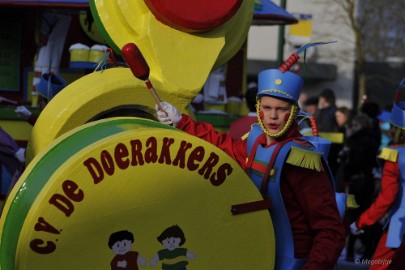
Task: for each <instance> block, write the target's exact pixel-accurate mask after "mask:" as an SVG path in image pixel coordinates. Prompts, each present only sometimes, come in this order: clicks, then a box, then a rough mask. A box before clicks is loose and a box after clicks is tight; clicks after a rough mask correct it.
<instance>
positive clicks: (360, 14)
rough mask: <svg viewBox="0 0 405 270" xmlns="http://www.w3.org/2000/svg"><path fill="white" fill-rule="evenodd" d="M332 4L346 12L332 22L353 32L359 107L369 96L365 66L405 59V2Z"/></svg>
mask: <svg viewBox="0 0 405 270" xmlns="http://www.w3.org/2000/svg"><path fill="white" fill-rule="evenodd" d="M331 2H334V3H335V4H337V5H338V6H339V7H340V8H341V10H342V11H343V13H335V14H334V15H332V16H334V18H333V20H334V21H335V22H338V21H339V22H340V23H344V24H346V25H348V26H349V28H350V29H351V30H352V31H353V36H354V52H355V57H354V58H355V65H354V69H355V70H354V71H355V75H356V77H357V81H356V82H357V85H355V87H354V91H357V107H359V106H360V105H361V100H362V99H361V97H363V96H364V95H365V94H366V83H367V80H368V78H367V74H366V72H365V64H366V63H369V62H380V63H381V62H386V61H387V59H388V58H389V57H397V58H398V57H399V58H404V57H405V50H404V47H405V39H404V36H405V17H404V16H403V0H330V1H329V3H331ZM330 14H333V13H329V15H330ZM342 15H343V17H342ZM380 79H382V80H387V79H389V78H383V77H382V78H380Z"/></svg>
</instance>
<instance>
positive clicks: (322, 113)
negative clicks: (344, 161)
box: [315, 88, 342, 175]
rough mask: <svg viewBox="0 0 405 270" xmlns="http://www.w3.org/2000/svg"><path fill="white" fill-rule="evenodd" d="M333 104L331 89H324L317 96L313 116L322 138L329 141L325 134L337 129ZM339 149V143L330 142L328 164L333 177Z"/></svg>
mask: <svg viewBox="0 0 405 270" xmlns="http://www.w3.org/2000/svg"><path fill="white" fill-rule="evenodd" d="M335 103H336V97H335V93H334V92H333V90H332V89H329V88H327V89H324V90H323V91H322V92H321V94H320V95H319V102H318V111H317V112H316V114H315V119H316V122H317V124H318V130H319V132H320V133H323V134H322V136H324V137H325V138H326V139H330V138H328V137H327V135H328V134H327V133H336V132H338V129H339V128H338V124H337V122H336V115H335V113H336V109H337V107H336V105H335ZM341 147H342V145H341V142H334V141H332V145H331V147H330V151H329V155H328V163H329V167H330V169H331V171H332V174H333V175H336V170H337V167H338V164H337V159H338V154H339V152H340V150H341Z"/></svg>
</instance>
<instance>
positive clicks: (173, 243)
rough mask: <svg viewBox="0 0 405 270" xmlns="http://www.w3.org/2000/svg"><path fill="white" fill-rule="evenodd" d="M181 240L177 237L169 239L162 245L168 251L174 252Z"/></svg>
mask: <svg viewBox="0 0 405 270" xmlns="http://www.w3.org/2000/svg"><path fill="white" fill-rule="evenodd" d="M180 242H181V239H180V238H179V237H169V238H166V239H165V240H163V241H162V244H163V246H164V247H165V248H167V249H168V250H174V249H176V248H178V247H179V245H180Z"/></svg>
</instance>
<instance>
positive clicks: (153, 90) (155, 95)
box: [145, 79, 163, 111]
mask: <svg viewBox="0 0 405 270" xmlns="http://www.w3.org/2000/svg"><path fill="white" fill-rule="evenodd" d="M145 84H146V87H147V88H148V90H149V92H150V93H151V95H152V97H153V99H154V100H155V102H156V104H157V105H158V107H159V110H161V111H163V109H162V107H161V106H160V102H162V100H161V99H160V98H159V96H158V94H157V93H156V90H155V88H153V85H152V83H151V82H150V81H149V79H146V80H145Z"/></svg>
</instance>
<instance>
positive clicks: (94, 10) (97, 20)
mask: <svg viewBox="0 0 405 270" xmlns="http://www.w3.org/2000/svg"><path fill="white" fill-rule="evenodd" d="M95 2H96V0H89V5H90V11H91V15H93V19H94V22H95V23H96V24H97V26H98V29H99V30H100V33H101V35H102V36H103V37H104V39H105V40H106V42H107V44H108V45H110V47H111V48H112V49H113V50H114V52H115V53H117V54H119V55H121V49H120V48H118V46H117V44H115V42H114V41H113V40H112V38H111V37H110V35H109V34H108V32H107V31H106V29H105V28H104V25H103V22H102V21H101V18H100V16H99V15H98V11H97V7H96V3H95Z"/></svg>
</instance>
